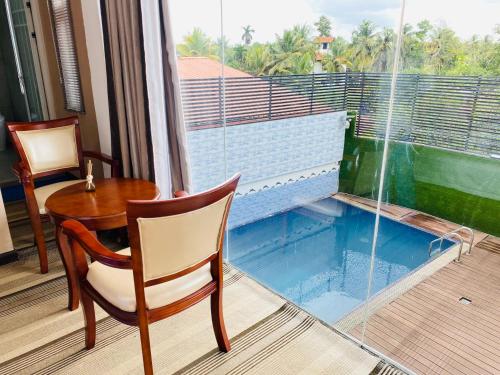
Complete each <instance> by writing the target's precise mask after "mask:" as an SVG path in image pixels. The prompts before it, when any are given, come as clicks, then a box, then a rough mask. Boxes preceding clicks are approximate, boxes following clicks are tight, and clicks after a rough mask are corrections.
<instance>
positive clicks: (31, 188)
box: [7, 117, 118, 273]
mask: <svg viewBox="0 0 500 375" xmlns="http://www.w3.org/2000/svg"><path fill="white" fill-rule="evenodd" d="M7 127H8V129H9V132H10V135H11V138H12V142H13V144H14V145H15V147H16V149H17V153H18V155H19V158H20V161H19V162H17V163H16V164H15V165H14V172H15V173H16V174H17V176H18V177H19V180H20V182H21V183H22V185H23V188H24V193H25V197H26V204H27V207H28V214H29V217H30V220H31V226H32V227H33V232H34V234H35V242H36V245H37V247H38V254H39V258H40V270H41V272H42V273H46V272H48V259H47V248H46V245H45V238H44V235H43V227H42V219H44V218H45V217H46V215H45V202H46V200H47V198H48V197H49V196H50V195H51V194H52V193H54V192H56V191H58V190H60V189H62V188H64V187H66V186H69V185H72V184H75V183H79V182H83V181H84V180H83V179H82V178H84V177H85V168H84V157H91V158H95V159H99V160H101V161H103V162H105V163H108V164H110V165H111V166H112V175H115V174H117V173H118V163H117V162H116V161H114V160H112V159H111V158H110V157H109V156H106V155H104V154H101V153H98V152H93V151H83V150H82V143H81V138H80V128H79V124H78V118H77V117H68V118H64V119H58V120H52V121H40V122H11V123H7ZM72 171H77V172H78V174H79V175H80V179H77V180H71V181H62V182H57V183H53V184H49V185H45V186H41V187H37V188H35V180H36V179H38V178H40V177H45V176H53V175H57V174H61V173H65V172H72Z"/></svg>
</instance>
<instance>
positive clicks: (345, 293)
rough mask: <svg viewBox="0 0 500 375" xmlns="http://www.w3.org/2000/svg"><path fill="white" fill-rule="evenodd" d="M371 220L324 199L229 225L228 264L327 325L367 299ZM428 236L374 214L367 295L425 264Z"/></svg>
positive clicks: (367, 215)
mask: <svg viewBox="0 0 500 375" xmlns="http://www.w3.org/2000/svg"><path fill="white" fill-rule="evenodd" d="M374 225H375V215H374V214H373V213H371V212H368V211H365V210H362V209H360V208H357V207H354V206H351V205H348V204H345V203H343V202H340V201H337V200H335V199H332V198H327V199H323V200H320V201H317V202H314V203H311V204H309V205H306V206H303V207H299V208H295V209H293V210H290V211H286V212H282V213H279V214H277V215H274V216H271V217H268V218H265V219H262V220H259V221H256V222H253V223H250V224H246V225H244V226H241V227H238V228H234V229H232V230H230V232H229V234H228V241H229V243H230V247H229V249H230V250H229V251H230V253H229V261H230V263H232V264H233V265H235V266H236V267H237V268H239V269H241V270H242V271H244V272H246V273H248V274H249V275H251V276H252V277H254V278H256V279H257V280H258V281H260V282H262V283H263V284H264V285H266V286H268V287H269V288H271V289H273V290H274V291H276V292H277V293H279V294H281V295H282V296H284V297H285V298H286V299H288V300H290V301H293V302H294V303H296V304H297V305H299V306H301V307H302V308H304V309H305V310H307V311H309V312H310V313H311V314H313V315H315V316H317V317H318V318H320V319H322V320H324V321H325V322H327V323H334V322H335V321H337V320H338V319H340V318H341V317H342V316H344V315H345V314H347V313H349V312H350V311H352V310H353V309H354V308H356V307H357V306H359V305H360V304H361V303H363V301H364V299H365V297H366V292H367V285H368V273H369V268H370V255H371V242H372V236H373V227H374ZM435 238H437V237H436V236H434V235H432V234H430V233H427V232H424V231H421V230H419V229H416V228H413V227H411V226H408V225H405V224H401V223H399V222H396V221H393V220H389V219H386V218H381V221H380V230H379V235H378V244H377V250H376V258H375V270H374V275H373V284H372V285H373V286H372V295H374V294H375V293H377V292H379V291H380V290H382V289H384V288H386V287H388V286H390V285H391V284H393V283H394V282H395V281H397V280H399V279H401V278H402V277H404V276H405V275H407V274H408V273H409V272H411V271H413V270H415V269H416V268H418V267H420V266H421V265H423V264H424V263H426V262H428V261H429V254H428V246H429V242H430V241H432V240H433V239H435ZM451 245H453V242H450V241H445V242H444V243H443V249H447V248H449V247H450V246H451ZM443 251H444V250H443Z"/></svg>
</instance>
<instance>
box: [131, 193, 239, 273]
mask: <svg viewBox="0 0 500 375" xmlns="http://www.w3.org/2000/svg"><path fill="white" fill-rule="evenodd" d="M232 195H233V193H230V194H228V195H226V196H225V197H223V198H222V199H220V200H218V201H216V202H214V203H212V204H210V205H208V206H205V207H203V208H200V209H197V210H194V211H189V212H186V213H182V214H178V215H170V216H163V217H156V218H138V219H137V224H138V227H139V235H140V241H141V252H142V263H143V273H144V281H148V280H153V279H156V278H159V277H163V276H168V275H172V274H175V273H177V272H180V271H182V270H184V269H186V268H188V267H190V266H193V265H195V264H198V263H200V262H201V261H203V260H204V259H206V258H208V257H210V256H211V255H213V254H214V253H216V252H217V251H218V250H219V248H218V245H219V241H220V236H221V235H222V234H223V233H222V232H223V226H224V222H225V216H226V215H227V210H228V209H229V207H228V206H229V202H230V200H231V198H232Z"/></svg>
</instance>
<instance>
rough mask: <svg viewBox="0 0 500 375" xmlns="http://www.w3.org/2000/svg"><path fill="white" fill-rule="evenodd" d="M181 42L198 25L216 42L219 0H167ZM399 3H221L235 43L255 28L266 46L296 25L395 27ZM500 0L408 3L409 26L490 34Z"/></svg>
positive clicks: (340, 31) (343, 31)
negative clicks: (322, 21) (326, 21)
mask: <svg viewBox="0 0 500 375" xmlns="http://www.w3.org/2000/svg"><path fill="white" fill-rule="evenodd" d="M169 5H170V8H171V15H172V23H173V31H174V38H175V40H176V42H177V43H179V42H180V41H181V40H182V37H183V36H184V35H186V34H187V33H189V32H190V31H191V30H192V29H193V28H194V27H199V28H201V29H202V30H203V31H204V32H206V33H207V34H208V35H209V36H210V37H212V38H213V39H214V40H215V39H218V38H219V37H220V35H221V12H220V10H221V3H220V0H169ZM400 6H401V2H400V0H251V1H248V0H222V10H223V11H222V15H223V25H224V26H223V28H224V34H225V36H226V38H228V39H229V41H230V42H231V43H238V42H240V41H241V34H242V27H243V26H245V25H251V26H252V28H253V29H255V34H254V41H258V42H267V41H272V40H274V38H275V34H281V33H282V32H283V30H284V29H287V28H290V27H292V26H293V25H295V24H308V25H310V26H311V27H313V24H314V22H315V21H316V20H317V19H318V18H319V16H321V15H325V16H328V17H329V18H330V19H331V20H332V24H333V34H334V35H340V36H343V37H345V38H350V37H351V34H352V31H353V30H354V29H355V28H356V27H357V26H358V25H359V24H360V22H361V21H363V20H364V19H367V20H370V21H372V22H374V23H375V24H376V25H377V26H378V27H379V28H382V27H393V28H395V27H396V26H397V23H398V21H399V12H400ZM499 14H500V0H469V1H463V0H458V1H457V0H407V1H406V12H405V22H409V23H411V24H413V25H416V24H417V23H418V22H419V21H421V20H423V19H428V20H430V21H431V22H432V23H434V24H437V25H439V24H446V25H447V26H449V27H451V28H452V29H453V30H455V31H456V32H457V34H458V35H459V36H460V37H462V38H470V37H471V36H472V35H474V34H479V35H486V34H490V33H491V32H492V30H493V27H494V26H495V24H497V23H500V19H499V17H498V15H499Z"/></svg>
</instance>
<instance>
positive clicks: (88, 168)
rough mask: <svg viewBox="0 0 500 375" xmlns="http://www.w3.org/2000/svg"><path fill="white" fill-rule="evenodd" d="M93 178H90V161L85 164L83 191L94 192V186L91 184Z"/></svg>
mask: <svg viewBox="0 0 500 375" xmlns="http://www.w3.org/2000/svg"><path fill="white" fill-rule="evenodd" d="M93 179H94V176H92V160H89V162H88V163H87V183H86V184H85V191H88V192H90V191H95V185H94V183H93V182H92V180H93Z"/></svg>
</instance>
